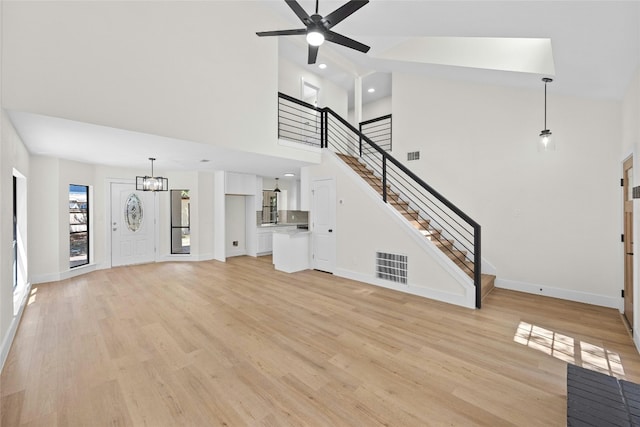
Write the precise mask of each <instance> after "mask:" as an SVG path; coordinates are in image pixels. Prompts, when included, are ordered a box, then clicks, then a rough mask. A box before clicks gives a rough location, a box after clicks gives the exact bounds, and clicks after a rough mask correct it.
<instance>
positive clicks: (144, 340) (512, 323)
mask: <svg viewBox="0 0 640 427" xmlns="http://www.w3.org/2000/svg"><path fill="white" fill-rule="evenodd" d="M566 361H570V362H571V363H576V364H578V365H580V366H585V367H591V368H592V369H597V370H600V371H604V372H607V373H610V374H614V375H616V376H618V377H621V378H626V379H629V380H631V381H636V382H638V381H640V356H639V355H638V353H637V352H636V350H635V348H634V346H633V344H632V342H631V339H630V337H629V335H628V333H627V332H626V330H625V328H624V326H623V324H622V321H621V318H620V315H619V314H618V312H617V311H616V310H612V309H605V308H600V307H594V306H588V305H583V304H577V303H571V302H567V301H561V300H554V299H550V298H544V297H539V296H533V295H525V294H520V293H516V292H510V291H505V290H500V289H496V290H494V291H493V292H492V293H491V294H490V295H489V296H488V297H487V298H486V299H485V300H484V304H483V308H482V310H469V309H464V308H459V307H455V306H452V305H448V304H444V303H439V302H434V301H430V300H427V299H423V298H420V297H415V296H411V295H406V294H402V293H397V292H394V291H391V290H386V289H383V288H378V287H373V286H369V285H365V284H361V283H357V282H353V281H349V280H344V279H340V278H337V277H334V276H331V275H329V274H326V273H320V272H316V271H305V272H301V273H295V274H285V273H279V272H276V271H274V270H273V267H272V265H271V264H270V258H258V259H255V258H250V257H239V258H233V259H230V260H228V262H227V263H226V264H225V263H219V262H215V261H210V262H201V263H160V264H150V265H141V266H134V267H121V268H114V269H111V270H103V271H97V272H93V273H90V274H88V275H85V276H80V277H77V278H74V279H70V280H66V281H62V282H58V283H51V284H43V285H39V286H36V287H34V289H33V290H32V295H31V297H30V300H29V305H28V307H27V308H26V310H25V313H24V317H23V319H22V323H21V325H20V327H19V330H18V333H17V336H16V340H15V342H14V344H13V348H12V349H11V352H10V354H9V358H8V360H7V363H6V365H5V368H4V371H3V373H2V377H1V383H0V385H1V399H2V406H1V410H2V414H1V422H2V426H3V427H9V426H23V425H24V426H26V425H28V426H83V425H87V426H107V425H109V426H111V425H113V426H129V425H131V426H145V425H146V426H213V425H226V426H245V425H248V426H253V425H268V426H277V425H282V426H288V425H299V426H333V425H335V426H341V425H344V426H370V425H390V426H429V425H434V426H444V425H447V426H449V425H455V426H473V425H486V426H503V425H518V426H536V425H539V426H562V425H565V420H566V385H565V382H566Z"/></svg>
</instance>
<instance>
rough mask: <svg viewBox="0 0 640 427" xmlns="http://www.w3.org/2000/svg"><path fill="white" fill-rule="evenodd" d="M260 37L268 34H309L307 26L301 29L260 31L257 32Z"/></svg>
mask: <svg viewBox="0 0 640 427" xmlns="http://www.w3.org/2000/svg"><path fill="white" fill-rule="evenodd" d="M256 34H257V35H258V36H260V37H267V36H301V35H304V34H307V29H306V28H301V29H299V30H277V31H258V32H257V33H256Z"/></svg>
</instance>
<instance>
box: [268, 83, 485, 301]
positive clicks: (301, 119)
mask: <svg viewBox="0 0 640 427" xmlns="http://www.w3.org/2000/svg"><path fill="white" fill-rule="evenodd" d="M278 99H279V101H278V102H279V107H281V108H283V110H286V111H282V112H280V111H279V113H278V136H279V137H280V138H283V139H290V140H293V141H297V142H301V143H304V144H311V145H316V146H319V147H320V148H328V149H331V150H333V151H334V152H336V153H340V154H344V155H349V156H353V157H357V158H359V159H360V160H361V161H362V162H363V163H364V164H365V165H366V166H367V167H368V168H369V169H370V170H371V171H373V173H374V175H375V176H376V177H377V178H379V179H380V180H381V182H382V189H381V193H382V200H383V201H384V202H385V203H389V197H388V196H389V193H390V192H391V191H393V192H394V193H395V194H397V195H399V196H400V198H401V199H402V200H404V201H405V202H407V203H408V204H409V206H410V208H411V209H413V210H414V211H416V212H417V215H418V217H417V218H416V219H421V220H424V221H429V225H430V227H431V228H433V229H438V230H442V231H441V234H442V236H443V238H444V239H445V240H444V241H449V242H452V244H451V245H443V246H442V247H441V249H442V250H443V251H444V252H445V253H447V255H449V258H451V259H452V260H454V262H455V263H456V264H457V265H458V266H459V267H460V268H462V270H463V271H465V272H466V273H467V274H469V275H470V276H471V277H472V279H473V282H474V285H475V300H476V304H475V305H476V307H477V308H480V307H481V301H482V289H481V273H482V272H481V265H482V261H481V260H482V257H481V243H482V241H481V228H480V225H479V224H478V223H477V222H476V221H474V220H473V219H472V218H471V217H470V216H469V215H467V214H466V213H464V212H463V211H462V210H461V209H460V208H458V207H457V206H456V205H455V204H453V203H452V202H450V201H449V200H447V198H445V197H444V196H443V195H442V194H440V193H439V192H437V191H436V190H435V189H434V188H433V187H431V186H430V185H429V184H427V183H426V182H424V181H423V180H422V179H421V178H420V177H418V176H417V175H415V174H414V173H413V172H412V171H410V170H409V169H408V168H407V167H406V166H404V165H403V164H402V163H400V162H399V161H398V160H396V159H395V158H394V157H393V156H391V155H390V154H389V153H388V152H387V151H385V150H384V149H383V148H381V147H380V146H379V145H377V144H376V143H375V142H373V141H372V140H371V139H370V138H368V137H367V136H365V135H363V134H362V133H361V132H360V131H359V130H358V129H356V128H355V127H353V126H352V125H351V124H350V123H349V122H347V121H346V120H345V119H344V118H342V117H340V116H339V115H338V114H336V113H335V112H334V111H333V110H331V109H330V108H328V107H324V108H317V107H315V106H313V105H311V104H307V103H305V102H303V101H300V100H297V99H295V98H293V97H290V96H288V95H285V94H282V93H279V94H278ZM279 110H280V108H279ZM310 118H313V119H314V120H315V122H314V123H318V128H317V129H315V128H314V131H313V132H307V129H306V128H305V124H306V123H308V122H309V121H310V120H309V119H310ZM310 141H311V142H310Z"/></svg>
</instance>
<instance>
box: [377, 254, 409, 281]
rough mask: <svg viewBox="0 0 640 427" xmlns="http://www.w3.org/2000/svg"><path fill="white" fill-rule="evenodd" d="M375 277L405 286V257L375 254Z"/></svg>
mask: <svg viewBox="0 0 640 427" xmlns="http://www.w3.org/2000/svg"><path fill="white" fill-rule="evenodd" d="M376 277H377V278H378V279H384V280H389V281H391V282H396V283H402V284H403V285H406V284H407V256H406V255H399V254H390V253H386V252H376Z"/></svg>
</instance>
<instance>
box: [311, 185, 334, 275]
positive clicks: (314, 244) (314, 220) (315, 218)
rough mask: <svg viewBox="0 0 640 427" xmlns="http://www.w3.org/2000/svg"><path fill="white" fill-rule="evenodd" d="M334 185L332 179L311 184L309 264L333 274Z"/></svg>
mask: <svg viewBox="0 0 640 427" xmlns="http://www.w3.org/2000/svg"><path fill="white" fill-rule="evenodd" d="M335 226H336V183H335V181H334V180H333V179H320V180H314V181H313V182H312V183H311V263H312V266H313V268H314V269H316V270H322V271H326V272H328V273H333V270H334V269H335V265H336V235H335Z"/></svg>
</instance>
